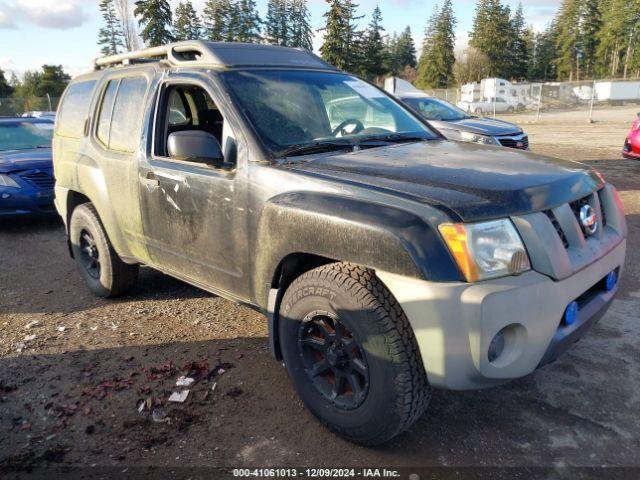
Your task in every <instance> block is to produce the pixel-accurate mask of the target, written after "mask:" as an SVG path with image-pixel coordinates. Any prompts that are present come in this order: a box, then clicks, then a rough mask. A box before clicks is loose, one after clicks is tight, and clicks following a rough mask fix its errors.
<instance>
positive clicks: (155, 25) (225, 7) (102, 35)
mask: <svg viewBox="0 0 640 480" xmlns="http://www.w3.org/2000/svg"><path fill="white" fill-rule="evenodd" d="M120 1H126V0H101V1H100V11H101V13H102V17H103V26H102V28H101V29H100V31H99V33H98V44H99V45H100V47H101V52H102V54H103V55H114V54H117V53H120V52H123V51H130V50H133V49H135V46H134V45H133V42H131V41H129V42H127V41H126V38H127V35H126V33H125V28H124V26H126V25H130V24H131V20H132V19H135V20H137V22H138V25H139V27H140V38H141V39H142V41H143V42H144V43H145V45H146V46H149V47H153V46H157V45H163V44H165V43H169V42H173V41H180V40H210V41H227V42H249V43H267V44H272V45H280V46H285V47H296V48H304V49H306V50H309V51H311V50H313V37H314V29H313V28H312V26H311V20H310V14H309V9H308V6H307V0H269V1H268V4H267V11H266V15H265V17H264V18H261V17H260V15H259V13H258V10H257V8H256V3H255V1H254V0H207V2H206V3H205V5H204V8H203V10H202V13H201V14H200V15H199V14H198V12H197V11H196V10H195V8H194V7H193V4H192V3H191V0H181V2H180V3H179V4H178V5H177V6H176V8H175V10H172V9H171V6H170V4H169V2H168V0H138V1H136V2H135V3H134V8H133V10H132V11H131V12H128V11H126V10H125V9H123V8H121V7H119V6H118V2H120ZM325 1H326V2H327V4H328V5H327V6H328V11H327V13H326V14H325V19H326V25H325V27H324V28H322V29H321V31H320V33H321V34H323V35H324V37H325V39H324V43H323V45H322V47H321V49H320V52H321V56H322V57H323V59H325V60H327V61H328V62H330V63H332V64H333V65H335V66H337V67H338V68H341V69H344V70H346V71H350V72H352V73H356V74H359V75H362V76H364V77H367V78H370V79H375V78H379V77H381V76H383V75H386V74H393V75H400V76H403V77H405V78H409V79H413V78H415V73H416V70H415V69H416V67H417V58H416V47H415V44H414V40H413V36H412V33H411V29H410V28H409V27H407V28H406V29H405V30H404V31H403V32H401V33H400V34H396V33H393V34H391V35H387V34H386V33H385V30H384V27H383V26H382V12H381V10H380V8H379V7H376V8H375V10H374V11H373V13H372V16H371V22H370V23H369V25H368V26H367V27H366V28H364V29H360V28H359V21H360V20H361V19H362V18H363V16H360V15H358V13H357V9H358V5H357V4H355V3H353V1H352V0H325Z"/></svg>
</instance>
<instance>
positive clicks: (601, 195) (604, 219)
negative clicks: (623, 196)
mask: <svg viewBox="0 0 640 480" xmlns="http://www.w3.org/2000/svg"><path fill="white" fill-rule="evenodd" d="M598 199H599V200H600V213H602V226H603V227H604V226H606V225H607V216H606V214H605V212H604V189H603V188H601V189H600V190H598Z"/></svg>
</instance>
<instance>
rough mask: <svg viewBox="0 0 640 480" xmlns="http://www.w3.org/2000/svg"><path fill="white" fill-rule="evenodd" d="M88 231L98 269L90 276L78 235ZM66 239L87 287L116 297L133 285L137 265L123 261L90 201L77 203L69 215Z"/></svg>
mask: <svg viewBox="0 0 640 480" xmlns="http://www.w3.org/2000/svg"><path fill="white" fill-rule="evenodd" d="M83 233H88V234H89V235H90V236H91V237H92V239H93V240H94V242H95V248H96V250H97V253H98V256H99V260H100V262H99V271H98V272H97V274H96V275H94V276H92V274H90V273H89V270H88V269H87V267H86V266H85V264H84V263H83V250H82V248H81V238H80V237H81V234H83ZM69 240H70V241H71V249H72V251H73V257H74V259H75V262H76V265H77V266H78V269H79V270H80V273H81V274H82V276H83V278H84V280H85V282H86V283H87V286H88V287H89V289H90V290H91V291H92V292H93V293H94V294H96V295H98V296H99V297H117V296H119V295H122V294H123V293H125V292H126V291H127V290H129V289H130V288H131V287H133V286H134V285H135V283H136V280H137V278H138V269H139V267H138V265H129V264H127V263H125V262H123V261H122V260H121V259H120V257H119V256H118V254H117V253H116V252H115V250H114V249H113V246H112V245H111V242H110V241H109V238H108V237H107V234H106V232H105V231H104V227H103V226H102V222H101V221H100V217H99V216H98V212H96V209H95V208H94V206H93V205H92V204H91V203H84V204H82V205H78V206H77V207H76V208H75V209H74V210H73V213H72V214H71V220H70V222H69Z"/></svg>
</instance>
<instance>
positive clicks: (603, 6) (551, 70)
mask: <svg viewBox="0 0 640 480" xmlns="http://www.w3.org/2000/svg"><path fill="white" fill-rule="evenodd" d="M455 25H456V19H455V16H454V15H453V10H452V5H451V0H445V1H444V3H443V5H442V7H436V9H435V11H434V13H433V15H432V17H431V18H430V19H429V22H428V24H427V28H426V30H425V39H424V44H423V48H422V55H421V58H420V62H419V66H418V78H417V80H416V82H417V84H418V85H419V86H421V87H423V88H425V87H448V86H452V85H456V84H458V85H459V84H464V83H467V82H472V81H478V80H481V79H482V78H486V77H500V78H507V79H511V80H522V79H529V80H542V81H545V80H561V81H579V80H585V79H597V78H607V77H608V78H611V77H622V78H639V77H640V48H638V47H637V44H638V37H639V35H640V28H639V27H640V0H563V1H562V3H561V5H560V8H559V10H558V13H557V14H556V16H555V18H554V19H553V21H552V22H551V23H550V24H549V25H548V26H547V28H545V29H544V30H543V31H541V32H535V31H534V30H533V28H532V27H531V26H530V25H527V23H526V21H525V17H524V13H523V9H522V4H520V5H518V7H517V8H516V9H515V11H512V10H511V8H510V7H509V5H507V4H504V3H502V1H501V0H478V2H477V3H476V10H475V15H474V19H473V26H472V29H471V31H470V32H469V47H468V48H467V49H466V50H465V51H464V52H458V54H457V55H456V54H455V50H454V45H455V33H454V28H455Z"/></svg>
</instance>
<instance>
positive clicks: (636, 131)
mask: <svg viewBox="0 0 640 480" xmlns="http://www.w3.org/2000/svg"><path fill="white" fill-rule="evenodd" d="M622 156H623V157H625V158H640V113H638V116H637V117H636V119H635V120H634V121H633V124H632V125H631V130H629V133H628V134H627V138H626V139H625V141H624V145H623V147H622Z"/></svg>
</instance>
